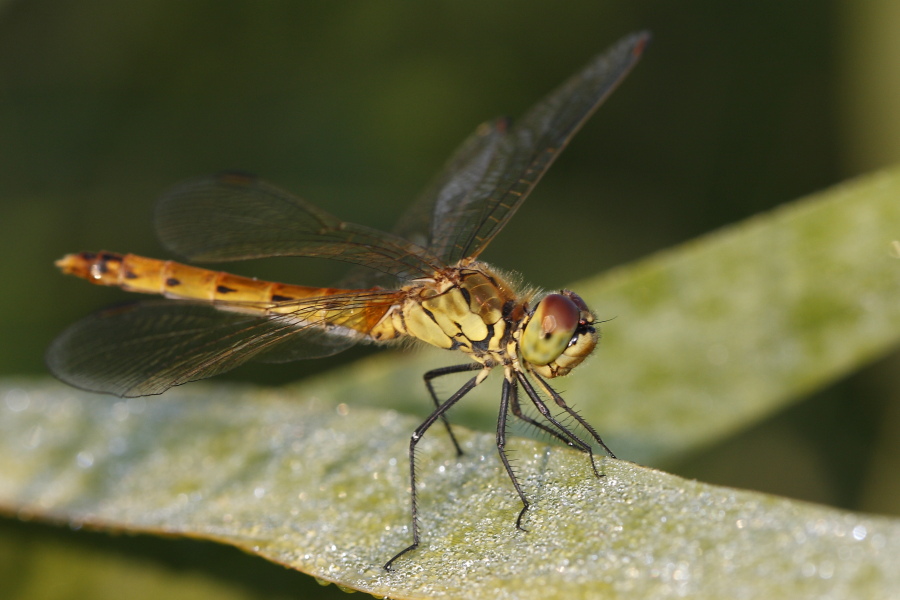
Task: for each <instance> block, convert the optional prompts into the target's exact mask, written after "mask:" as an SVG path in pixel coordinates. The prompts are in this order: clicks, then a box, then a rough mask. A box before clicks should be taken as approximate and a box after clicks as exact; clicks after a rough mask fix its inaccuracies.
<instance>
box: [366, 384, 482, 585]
mask: <svg viewBox="0 0 900 600" xmlns="http://www.w3.org/2000/svg"><path fill="white" fill-rule="evenodd" d="M460 370H461V371H462V370H465V369H460ZM478 383H479V378H478V377H473V378H472V379H470V380H469V381H467V382H466V383H465V385H463V386H462V387H461V388H459V389H458V390H457V391H456V393H455V394H453V395H452V396H450V397H449V398H447V399H446V400H444V402H443V404H440V405H439V406H438V407H437V409H435V411H434V412H433V413H431V414H430V415H429V416H428V418H427V419H425V421H424V422H423V423H422V424H421V425H419V426H418V427H417V428H416V430H415V432H413V434H412V437H411V438H410V439H409V482H410V499H411V506H412V537H413V543H412V544H410V545H409V546H407V547H406V548H404V549H403V550H401V551H400V552H398V553H397V554H395V555H394V557H393V558H391V560H389V561H387V562H386V563H384V569H385V571H390V570H391V565H392V564H393V563H394V561H395V560H397V559H398V558H400V557H401V556H403V555H404V554H406V553H407V552H410V551H412V550H415V549H416V548H418V547H419V519H418V505H417V503H416V444H418V443H419V440H421V439H422V436H423V435H424V434H425V432H426V431H427V430H428V428H429V427H431V426H432V425H433V424H434V422H435V421H437V420H438V419H439V418H441V417H443V415H444V413H445V412H447V410H448V409H449V408H450V407H451V406H453V405H454V404H456V403H457V402H459V400H460V398H462V397H463V396H465V395H466V394H468V393H469V392H470V391H472V388H474V387H475V386H476V385H478Z"/></svg>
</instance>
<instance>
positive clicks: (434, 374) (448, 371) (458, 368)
mask: <svg viewBox="0 0 900 600" xmlns="http://www.w3.org/2000/svg"><path fill="white" fill-rule="evenodd" d="M483 368H484V365H482V364H481V363H468V364H465V365H453V366H452V367H441V368H439V369H432V370H431V371H428V372H427V373H425V387H427V388H428V393H429V394H431V399H432V400H433V401H434V407H435V408H438V407H440V405H441V401H440V400H439V399H438V396H437V392H435V391H434V386H433V385H432V384H431V381H432V380H433V379H437V378H438V377H443V376H444V375H452V374H454V373H464V372H466V371H477V370H478V369H483ZM441 421H443V422H444V427H446V428H447V433H448V434H449V435H450V441H452V442H453V447H454V448H456V455H457V456H462V453H463V451H462V448H460V446H459V442H457V441H456V436H455V435H453V428H451V427H450V421H448V420H447V415H445V414H441Z"/></svg>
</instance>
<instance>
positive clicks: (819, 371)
mask: <svg viewBox="0 0 900 600" xmlns="http://www.w3.org/2000/svg"><path fill="white" fill-rule="evenodd" d="M897 198H900V174H898V173H897V172H892V173H885V174H881V175H876V176H872V177H869V178H866V179H863V180H860V181H857V182H853V183H851V184H848V185H845V186H842V187H840V188H837V189H835V190H831V191H828V192H826V193H823V194H820V195H817V196H814V197H812V198H810V199H807V200H803V201H800V202H797V203H795V204H792V205H789V206H787V207H784V208H782V209H780V210H776V211H774V212H772V213H770V214H768V215H764V216H761V217H758V218H755V219H751V220H749V221H748V222H746V223H742V224H739V225H737V226H735V227H733V228H729V229H726V230H723V231H722V232H719V233H715V234H713V235H710V236H707V237H705V238H703V239H700V240H698V241H696V242H692V243H690V244H687V245H685V246H683V247H680V248H676V249H675V250H672V251H670V252H667V253H663V254H660V255H658V256H655V257H651V258H649V259H647V260H645V261H642V262H640V263H638V264H636V265H632V266H629V267H625V268H622V269H619V270H617V271H616V272H613V273H611V274H609V275H606V276H603V277H601V278H598V279H597V280H595V281H590V282H586V283H584V284H581V285H573V286H572V287H573V288H574V289H577V290H578V291H579V293H582V295H583V296H584V297H585V298H586V300H588V302H589V303H590V304H592V305H593V306H594V308H595V309H596V310H598V311H599V312H600V314H601V318H604V317H615V320H613V321H612V322H611V323H609V324H607V325H606V328H605V333H606V335H605V338H604V341H603V344H602V345H601V350H600V351H599V352H598V353H597V356H595V357H592V359H591V360H590V361H588V363H587V364H586V365H585V366H583V367H581V368H580V369H579V370H577V371H576V372H575V373H574V374H573V375H572V376H571V377H569V378H566V379H565V380H563V381H561V382H559V383H560V384H564V385H560V387H561V388H564V389H563V391H564V395H565V396H566V398H567V399H569V400H570V401H571V403H572V404H574V405H575V406H577V407H578V408H579V409H580V410H582V412H583V414H584V415H585V416H586V417H587V418H588V420H589V421H591V422H592V423H594V424H595V425H596V426H597V427H598V428H599V430H600V431H601V433H602V434H603V435H604V436H605V437H606V439H607V441H608V442H609V443H610V445H611V446H612V447H613V448H614V449H615V450H616V451H617V453H618V454H619V455H620V456H622V457H624V458H628V459H631V460H637V461H641V462H654V463H660V462H664V461H666V460H671V458H672V457H674V456H677V455H679V454H683V453H685V452H688V451H690V450H692V449H695V448H698V447H700V446H702V445H704V444H709V443H711V442H712V441H714V440H716V439H721V438H723V437H724V436H727V435H728V434H729V433H730V432H733V431H735V430H738V429H740V428H742V427H746V426H747V425H748V424H750V423H752V422H754V421H755V420H758V419H760V418H762V417H763V416H765V415H766V414H769V413H771V412H772V411H774V410H777V409H778V408H779V407H782V406H784V405H786V404H787V403H788V402H791V401H795V400H796V399H797V398H799V397H801V396H802V395H803V394H805V393H808V392H810V391H811V390H813V389H815V388H817V387H820V386H822V385H824V384H826V383H828V382H830V381H833V380H834V379H835V378H837V377H840V376H842V375H843V374H845V373H848V372H850V371H852V370H853V369H856V368H858V367H860V366H861V365H863V364H865V363H866V362H867V361H870V360H872V359H873V358H875V357H877V356H878V355H880V354H883V353H884V352H886V351H887V350H888V349H889V348H890V347H891V346H893V345H895V344H896V343H897V340H898V338H900V303H898V302H897V301H896V300H897V298H898V292H900V262H898V257H897V256H898V255H897V253H896V242H895V240H896V239H897V237H900V235H898V234H900V203H898V202H897ZM442 356H444V357H445V358H443V359H442V362H440V363H436V362H435V356H434V355H426V354H423V355H422V356H417V357H415V358H413V359H412V360H407V359H403V358H400V356H399V355H398V354H393V353H390V354H386V355H383V356H380V357H377V358H375V359H373V360H371V361H365V362H364V363H363V364H359V365H354V366H352V367H350V368H349V369H348V370H346V371H344V372H341V373H335V374H332V375H328V376H323V377H321V378H319V379H317V380H315V381H311V382H307V383H304V384H302V385H299V386H296V387H293V388H285V389H282V390H258V389H252V388H241V387H239V386H226V385H201V384H197V385H191V386H187V387H184V388H179V389H177V390H174V391H173V392H171V393H169V394H166V395H165V396H163V397H160V398H150V399H133V400H119V399H114V398H108V397H97V396H91V395H89V394H84V393H81V392H77V391H74V390H70V389H68V388H64V387H62V386H60V385H56V384H52V385H51V384H44V383H31V382H11V381H10V382H6V383H5V384H3V387H2V388H0V400H2V403H0V506H2V509H3V510H4V511H5V512H6V513H8V514H10V515H14V516H17V517H19V518H23V519H40V520H50V521H59V522H64V523H68V524H70V525H72V524H74V525H87V526H91V527H102V528H108V529H112V530H123V531H128V532H150V533H165V534H177V535H184V536H190V537H198V538H205V539H212V540H219V541H222V542H225V543H229V544H233V545H235V546H237V547H239V548H242V549H245V550H247V551H249V552H252V553H256V554H259V555H261V556H264V557H266V558H268V559H269V560H272V561H275V562H278V563H282V564H285V565H289V566H291V567H293V568H297V569H300V570H303V571H305V572H307V573H310V574H312V575H315V576H316V577H319V578H321V579H324V580H328V581H335V582H339V583H340V584H341V585H343V586H347V587H349V588H353V589H359V590H366V591H370V592H372V593H375V594H380V595H390V596H391V597H497V598H504V597H516V598H529V597H534V598H579V597H593V596H597V595H599V594H603V595H604V596H606V597H610V598H616V597H629V598H632V597H676V596H677V597H681V596H687V597H692V598H704V597H709V598H721V597H760V596H770V597H772V598H796V597H821V596H825V595H830V596H831V597H846V598H864V597H886V596H889V595H890V594H891V593H893V592H894V591H895V590H897V589H900V570H898V569H897V566H898V564H897V556H900V522H898V521H897V520H896V519H887V518H878V517H868V516H863V515H856V514H852V513H847V512H842V511H838V510H833V509H828V508H823V507H818V506H814V505H810V504H805V503H802V502H795V501H789V500H785V499H779V498H775V497H771V496H765V495H762V494H758V493H752V492H743V491H736V490H730V489H725V488H720V487H715V486H710V485H705V484H702V483H697V482H691V481H686V480H684V479H680V478H678V477H675V476H672V475H668V474H665V473H662V472H659V471H654V470H651V469H647V468H644V467H640V466H637V465H635V464H632V463H629V462H624V461H614V460H606V461H603V462H602V463H601V469H602V470H603V472H604V473H605V475H606V476H605V477H604V478H601V479H597V478H595V477H594V476H593V475H592V473H591V471H590V468H589V464H588V462H587V459H586V457H585V456H584V455H583V454H579V453H577V452H573V451H571V450H569V449H565V448H557V447H553V446H547V445H546V444H544V443H540V442H533V441H529V440H522V439H514V440H512V442H511V443H510V446H511V455H512V457H513V458H514V460H515V466H516V468H517V469H518V471H519V474H520V477H521V480H522V482H523V485H524V488H525V492H526V494H527V495H528V497H529V499H530V500H531V501H532V502H533V507H532V510H530V511H529V512H528V514H527V515H526V518H525V520H524V522H523V524H524V526H525V527H526V528H527V529H528V530H529V531H528V532H527V533H523V532H521V531H517V530H516V529H515V526H514V523H515V515H516V514H517V512H518V510H519V504H518V499H517V497H516V496H515V494H514V493H513V491H512V489H511V486H510V483H509V481H508V479H507V477H506V475H505V473H504V471H503V469H502V466H501V464H500V462H499V460H498V459H497V455H496V448H495V440H494V435H493V434H484V433H473V432H468V431H465V430H462V429H460V430H458V433H459V435H460V438H461V442H462V444H463V447H464V449H465V451H466V454H465V455H464V456H462V457H460V458H456V457H455V456H454V454H453V452H452V447H451V446H450V444H449V442H448V440H447V439H446V434H443V433H442V432H441V431H440V430H438V429H436V430H435V431H431V432H429V435H428V436H426V438H425V440H424V441H423V443H422V444H421V445H420V448H421V449H422V451H421V455H420V457H419V459H420V460H419V462H418V466H419V474H420V479H421V483H422V486H421V488H420V490H421V498H420V500H421V503H420V508H421V524H422V528H423V540H422V542H423V543H422V546H421V547H420V548H419V549H418V550H416V551H415V552H413V553H411V554H409V555H407V556H405V557H403V558H402V559H401V560H400V561H398V563H397V565H396V566H397V571H396V572H394V573H385V572H384V571H383V570H382V569H381V565H382V564H383V563H384V562H385V560H387V558H389V557H390V556H392V555H393V554H394V553H395V552H397V551H398V550H400V549H401V548H403V547H405V546H406V545H407V544H408V543H409V541H410V539H409V536H410V534H409V531H408V519H409V517H408V492H407V485H408V479H407V478H408V466H407V462H406V450H407V445H408V439H409V435H410V433H411V431H412V429H413V428H414V427H415V426H416V425H417V423H418V421H419V420H420V418H415V417H409V416H403V415H401V412H407V411H410V410H415V411H418V412H425V411H427V410H428V404H429V403H428V402H427V399H426V397H425V394H424V390H423V388H422V384H421V373H422V372H424V371H425V370H426V369H427V368H433V367H434V366H437V364H447V363H448V362H449V360H448V359H449V357H450V355H447V354H446V353H444V354H443V355H442ZM496 383H497V382H496V381H493V380H489V381H488V382H486V384H485V385H484V386H482V387H483V388H484V390H482V392H481V393H482V395H481V396H480V400H481V401H479V398H475V399H468V398H467V399H466V401H465V402H464V404H463V405H462V407H461V408H463V410H462V411H461V412H460V413H459V414H455V415H454V419H456V417H459V418H460V419H461V420H462V421H464V422H467V423H470V424H474V425H476V426H478V427H479V428H481V429H487V430H489V431H490V430H492V429H493V427H494V420H495V418H496V416H495V413H496V408H497V395H498V391H497V389H496V388H497V386H496ZM366 405H369V407H366ZM372 407H381V408H372ZM412 407H414V408H412ZM386 408H387V409H388V410H385V409H386ZM391 409H398V410H399V412H398V410H391Z"/></svg>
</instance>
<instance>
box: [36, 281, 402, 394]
mask: <svg viewBox="0 0 900 600" xmlns="http://www.w3.org/2000/svg"><path fill="white" fill-rule="evenodd" d="M328 301H329V302H330V303H331V304H330V305H329V306H330V312H329V313H328V316H327V317H322V316H320V313H319V312H317V311H319V309H320V308H321V304H320V303H317V302H314V301H304V302H298V303H296V304H297V306H296V307H292V309H293V310H292V312H291V313H289V314H279V315H271V316H261V315H254V314H248V313H240V312H236V311H234V310H220V309H217V308H215V307H214V306H213V305H210V304H206V303H198V302H188V301H178V300H151V301H146V302H139V303H136V304H129V305H124V306H118V307H113V308H108V309H105V310H102V311H99V312H97V313H95V314H93V315H90V316H88V317H86V318H84V319H82V320H81V321H78V322H76V323H75V324H74V325H72V326H70V327H69V328H68V329H66V330H65V331H64V332H63V333H62V334H60V336H59V337H57V338H56V339H55V340H54V341H53V343H52V344H51V346H50V348H49V349H48V350H47V356H46V359H47V365H48V366H49V367H50V370H51V371H52V372H53V374H54V375H56V376H57V377H58V378H60V379H61V380H63V381H65V382H66V383H69V384H71V385H73V386H75V387H78V388H81V389H85V390H89V391H94V392H103V393H110V394H115V395H117V396H127V397H132V396H148V395H153V394H161V393H163V392H164V391H166V390H167V389H169V388H170V387H173V386H176V385H181V384H183V383H187V382H189V381H196V380H198V379H205V378H207V377H212V376H213V375H217V374H219V373H223V372H225V371H229V370H231V369H233V368H235V367H237V366H238V365H241V364H243V363H245V362H247V361H249V360H251V359H259V360H266V361H272V362H281V361H287V360H298V359H301V358H317V357H322V356H329V355H331V354H336V353H337V352H340V351H342V350H344V349H346V348H348V347H349V346H351V345H353V344H355V343H356V342H358V341H360V340H361V339H364V335H363V333H361V332H358V331H356V330H355V329H353V327H355V326H359V327H360V328H362V329H364V327H363V326H362V324H364V323H367V322H374V321H375V320H376V319H374V318H373V317H377V314H373V313H380V314H383V313H384V312H386V311H387V309H388V308H389V306H390V305H391V304H392V303H394V302H396V301H397V292H370V293H369V297H367V298H365V299H360V298H357V297H355V296H351V295H347V296H343V297H329V298H328ZM232 306H233V307H239V305H237V304H234V305H232ZM248 307H249V305H248ZM335 322H340V323H341V324H342V326H340V327H336V326H334V325H333V323H335Z"/></svg>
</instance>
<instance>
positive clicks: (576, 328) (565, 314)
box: [519, 290, 599, 378]
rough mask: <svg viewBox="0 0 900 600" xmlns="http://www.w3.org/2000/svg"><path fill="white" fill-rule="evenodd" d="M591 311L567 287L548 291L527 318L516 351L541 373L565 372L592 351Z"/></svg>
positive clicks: (594, 337)
mask: <svg viewBox="0 0 900 600" xmlns="http://www.w3.org/2000/svg"><path fill="white" fill-rule="evenodd" d="M594 320H595V317H594V313H592V312H591V311H590V309H589V308H588V307H587V305H586V304H585V303H584V300H582V299H581V296H579V295H578V294H576V293H575V292H571V291H569V290H563V291H562V292H560V293H559V294H548V295H547V296H545V297H544V298H543V299H542V300H541V301H540V302H538V304H537V306H535V308H534V312H532V313H531V315H530V316H529V317H528V318H527V321H526V322H525V324H524V330H523V331H522V335H521V337H520V339H519V351H520V352H521V354H522V358H523V359H525V361H526V362H528V363H529V364H530V365H531V367H532V368H533V369H534V371H535V372H536V373H537V374H538V375H541V376H542V377H546V378H552V377H560V376H562V375H567V374H568V373H569V371H571V370H572V369H573V368H575V367H576V366H578V365H579V364H580V363H581V361H583V360H584V359H585V358H587V356H588V355H589V354H590V353H591V352H593V351H594V347H595V346H596V345H597V340H598V339H599V335H598V334H597V330H596V329H595V328H594Z"/></svg>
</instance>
